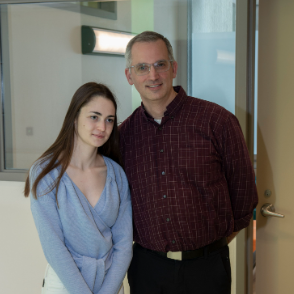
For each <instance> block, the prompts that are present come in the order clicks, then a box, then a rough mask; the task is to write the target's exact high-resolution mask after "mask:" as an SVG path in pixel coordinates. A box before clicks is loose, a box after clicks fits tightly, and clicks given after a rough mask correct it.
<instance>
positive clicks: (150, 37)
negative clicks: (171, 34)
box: [125, 31, 175, 68]
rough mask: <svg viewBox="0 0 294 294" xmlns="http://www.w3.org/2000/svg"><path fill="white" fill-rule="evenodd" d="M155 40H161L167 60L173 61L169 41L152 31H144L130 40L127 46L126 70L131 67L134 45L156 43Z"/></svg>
mask: <svg viewBox="0 0 294 294" xmlns="http://www.w3.org/2000/svg"><path fill="white" fill-rule="evenodd" d="M157 40H162V41H163V42H164V43H165V45H166V48H167V51H168V58H169V60H172V61H175V58H174V53H173V47H172V46H171V44H170V42H169V40H168V39H167V38H165V37H164V36H163V35H161V34H158V33H156V32H152V31H145V32H143V33H141V34H139V35H137V36H135V37H134V38H133V39H131V40H130V41H129V43H128V45H127V48H126V53H125V58H126V62H127V68H128V67H130V66H131V65H132V54H131V53H132V48H133V45H134V44H135V43H139V42H142V43H143V42H148V43H149V42H156V41H157Z"/></svg>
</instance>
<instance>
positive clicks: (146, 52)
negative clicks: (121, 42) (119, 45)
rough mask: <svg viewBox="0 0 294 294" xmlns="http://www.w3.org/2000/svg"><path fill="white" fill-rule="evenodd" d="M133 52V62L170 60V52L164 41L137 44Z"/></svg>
mask: <svg viewBox="0 0 294 294" xmlns="http://www.w3.org/2000/svg"><path fill="white" fill-rule="evenodd" d="M131 52H132V53H131V57H132V61H137V62H156V61H159V60H162V59H167V58H168V50H167V48H166V45H165V43H164V42H163V41H162V40H156V41H154V42H136V43H135V44H134V45H133V47H132V51H131ZM147 59H148V60H147Z"/></svg>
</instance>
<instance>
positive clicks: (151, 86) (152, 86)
mask: <svg viewBox="0 0 294 294" xmlns="http://www.w3.org/2000/svg"><path fill="white" fill-rule="evenodd" d="M161 85H162V84H156V85H147V86H146V87H148V88H157V87H159V86H161Z"/></svg>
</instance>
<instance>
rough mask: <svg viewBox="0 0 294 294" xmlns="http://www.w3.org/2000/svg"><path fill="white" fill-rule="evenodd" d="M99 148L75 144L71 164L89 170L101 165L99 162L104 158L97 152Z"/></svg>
mask: <svg viewBox="0 0 294 294" xmlns="http://www.w3.org/2000/svg"><path fill="white" fill-rule="evenodd" d="M97 149H98V148H95V147H91V146H83V148H81V146H79V144H75V147H74V150H73V154H72V157H71V160H70V164H69V165H70V166H71V167H74V168H78V169H81V170H87V169H90V168H93V167H97V166H99V162H100V161H101V160H102V161H103V159H102V157H101V155H99V154H98V153H97Z"/></svg>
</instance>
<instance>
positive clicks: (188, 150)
mask: <svg viewBox="0 0 294 294" xmlns="http://www.w3.org/2000/svg"><path fill="white" fill-rule="evenodd" d="M174 89H175V91H176V92H177V93H178V95H177V96H176V98H175V99H174V100H173V101H172V102H171V103H170V104H169V105H168V106H167V110H166V112H165V113H164V117H163V118H162V122H161V124H160V125H159V124H158V123H156V122H155V121H154V119H153V118H152V117H151V116H150V115H149V114H148V113H147V112H146V111H145V110H144V106H143V104H142V105H141V106H140V107H138V108H137V109H136V110H135V111H134V113H133V114H132V115H131V116H130V117H128V118H127V119H126V120H125V121H124V122H123V123H122V124H121V125H120V144H121V146H120V147H121V152H122V159H123V164H124V167H125V172H126V175H127V178H128V180H129V185H130V189H131V196H132V205H133V220H134V241H135V242H137V243H139V244H140V245H142V246H143V247H145V248H148V249H152V250H157V251H184V250H194V249H197V248H200V247H202V246H205V245H207V244H210V243H212V242H213V241H215V240H218V239H220V238H222V237H224V236H229V235H230V234H231V233H232V232H233V231H239V230H241V229H243V228H245V227H246V226H248V224H249V221H250V219H251V217H252V212H253V209H254V208H255V207H256V205H257V201H258V200H257V191H256V186H255V175H254V171H253V168H252V164H251V162H250V158H249V154H248V151H247V147H246V144H245V141H244V137H243V134H242V131H241V128H240V125H239V122H238V120H237V118H236V117H235V116H234V115H233V114H232V113H230V112H228V111H227V110H225V109H224V108H223V107H221V106H219V105H217V104H214V103H211V102H208V101H205V100H201V99H197V98H193V97H188V96H187V95H186V93H185V91H184V90H183V89H182V88H181V87H175V88H174Z"/></svg>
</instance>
